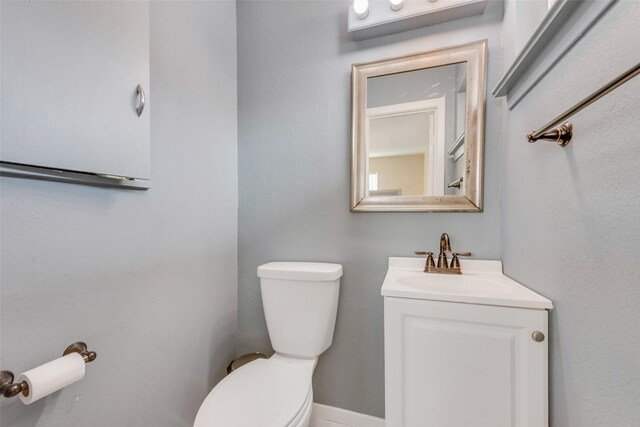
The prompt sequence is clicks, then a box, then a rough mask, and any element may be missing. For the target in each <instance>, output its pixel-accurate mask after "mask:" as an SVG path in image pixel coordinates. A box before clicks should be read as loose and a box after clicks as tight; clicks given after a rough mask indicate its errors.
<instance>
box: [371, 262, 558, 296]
mask: <svg viewBox="0 0 640 427" xmlns="http://www.w3.org/2000/svg"><path fill="white" fill-rule="evenodd" d="M424 265H425V258H424V257H422V258H400V257H390V258H389V270H388V271H387V276H386V277H385V279H384V282H383V284H382V290H381V294H382V295H383V296H385V297H397V298H412V299H424V300H434V301H450V302H461V303H469V304H484V305H497V306H504V307H518V308H531V309H551V308H553V304H552V303H551V301H549V300H548V299H547V298H545V297H543V296H541V295H538V294H537V293H535V292H533V291H532V290H530V289H528V288H526V287H525V286H523V285H521V284H520V283H518V282H516V281H514V280H512V279H510V278H509V277H507V276H505V275H504V274H503V273H502V262H501V261H483V260H464V259H463V260H460V267H461V270H462V274H439V273H424V272H423V270H424Z"/></svg>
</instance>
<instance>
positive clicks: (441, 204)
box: [351, 40, 487, 212]
mask: <svg viewBox="0 0 640 427" xmlns="http://www.w3.org/2000/svg"><path fill="white" fill-rule="evenodd" d="M460 62H466V63H467V97H466V107H465V142H464V154H465V166H464V181H465V186H464V188H465V194H464V196H462V195H460V196H453V195H451V196H447V195H445V196H369V192H368V188H367V182H368V180H367V176H368V170H369V162H368V152H369V149H368V148H369V147H368V141H367V140H366V137H365V135H366V119H367V79H368V78H369V77H379V76H386V75H390V74H398V73H405V72H408V71H416V70H422V69H425V68H433V67H440V66H444V65H450V64H456V63H460ZM486 63H487V40H482V41H478V42H474V43H469V44H465V45H460V46H454V47H448V48H442V49H438V50H433V51H428V52H422V53H417V54H412V55H407V56H401V57H397V58H390V59H384V60H381V61H374V62H367V63H362V64H353V65H352V67H351V91H352V92H351V103H352V105H351V120H352V123H351V210H352V211H368V212H407V211H409V212H411V211H414V212H482V205H483V181H484V170H483V168H484V129H485V108H486V107H485V102H486V93H485V92H486Z"/></svg>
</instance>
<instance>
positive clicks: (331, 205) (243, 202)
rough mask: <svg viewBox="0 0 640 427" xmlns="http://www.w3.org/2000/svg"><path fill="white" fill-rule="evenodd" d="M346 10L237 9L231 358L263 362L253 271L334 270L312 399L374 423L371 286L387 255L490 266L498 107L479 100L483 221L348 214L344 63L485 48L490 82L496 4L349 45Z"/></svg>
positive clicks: (376, 324) (496, 47)
mask: <svg viewBox="0 0 640 427" xmlns="http://www.w3.org/2000/svg"><path fill="white" fill-rule="evenodd" d="M347 7H348V5H347V3H345V2H339V1H312V2H307V1H305V2H300V1H289V2H259V1H254V2H245V1H240V2H239V3H238V29H239V30H238V70H239V73H238V114H239V115H238V120H239V133H238V144H239V147H238V148H239V180H240V207H239V248H238V249H239V289H238V292H239V296H238V302H239V329H240V334H239V346H238V351H239V353H242V352H248V351H260V350H262V351H268V350H270V348H271V347H270V343H269V338H268V334H267V329H266V326H265V322H264V313H263V311H262V305H261V299H260V291H259V282H258V279H257V277H256V267H257V266H258V265H260V264H262V263H265V262H268V261H276V260H291V261H297V260H305V261H331V262H339V263H341V264H343V265H344V272H345V274H344V277H343V279H342V287H341V291H340V292H341V295H340V302H339V308H338V319H337V325H336V331H335V336H334V341H333V346H332V347H331V348H329V350H327V352H325V353H324V354H323V355H322V356H321V357H320V361H319V365H318V367H317V368H316V373H315V378H314V392H315V401H317V402H320V403H324V404H329V405H333V406H337V407H342V408H346V409H349V410H353V411H357V412H362V413H367V414H372V415H376V416H383V415H384V381H383V377H384V364H383V312H382V297H381V296H380V287H381V285H382V280H383V279H384V275H385V272H386V269H387V267H386V265H387V258H388V257H389V256H394V255H395V256H398V255H411V254H413V251H414V250H416V249H432V250H433V249H435V248H437V244H438V239H439V236H440V234H441V233H442V232H443V231H447V232H449V233H450V235H451V238H452V244H453V247H454V248H457V249H460V250H469V251H472V252H474V254H475V255H476V256H477V257H479V258H488V259H497V258H499V257H500V242H501V239H500V215H499V202H498V187H499V176H498V170H499V160H500V128H501V126H500V112H501V111H500V106H501V102H500V101H496V100H494V99H488V101H487V118H488V123H490V126H487V161H486V165H485V166H486V167H485V170H486V175H485V176H486V187H485V188H486V199H485V212H484V213H482V214H469V213H466V214H465V213H460V214H425V213H351V212H350V211H349V179H350V166H349V162H350V154H349V153H350V143H351V141H350V138H349V133H350V127H351V123H350V111H351V106H350V99H351V83H350V73H351V64H353V63H358V62H366V61H372V60H376V59H379V58H387V57H393V56H400V55H406V54H410V53H415V52H419V51H426V50H430V49H435V48H439V47H444V46H450V45H455V44H462V43H468V42H472V41H476V40H480V39H485V38H488V39H489V70H488V71H489V73H488V75H489V81H488V87H489V88H492V87H493V86H495V84H496V83H497V78H498V75H499V74H500V62H499V60H500V38H499V37H500V21H501V3H500V2H492V3H490V4H489V7H488V10H487V12H486V13H485V14H484V15H482V16H478V17H473V18H468V19H463V20H458V21H453V22H450V23H447V24H442V25H437V26H433V27H429V28H424V29H420V30H415V31H412V32H409V33H402V34H397V35H393V36H387V37H383V38H376V39H372V40H365V41H361V42H354V41H352V40H351V38H350V37H349V36H348V35H347V34H346V27H347Z"/></svg>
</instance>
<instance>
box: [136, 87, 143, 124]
mask: <svg viewBox="0 0 640 427" xmlns="http://www.w3.org/2000/svg"><path fill="white" fill-rule="evenodd" d="M136 92H137V93H138V106H137V107H136V113H137V114H138V117H140V116H141V115H142V112H143V111H144V103H145V99H144V89H142V86H140V85H138V87H137V88H136Z"/></svg>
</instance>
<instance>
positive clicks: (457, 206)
mask: <svg viewBox="0 0 640 427" xmlns="http://www.w3.org/2000/svg"><path fill="white" fill-rule="evenodd" d="M486 58H487V41H486V40H483V41H479V42H474V43H470V44H466V45H461V46H455V47H449V48H443V49H438V50H434V51H430V52H423V53H417V54H413V55H408V56H403V57H398V58H391V59H385V60H381V61H375V62H368V63H363V64H354V65H353V66H352V76H351V77H352V148H351V149H352V166H351V210H352V211H387V212H388V211H391V212H394V211H423V212H432V211H440V212H443V211H444V212H481V211H482V203H483V174H484V171H483V165H484V127H485V90H486Z"/></svg>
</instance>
